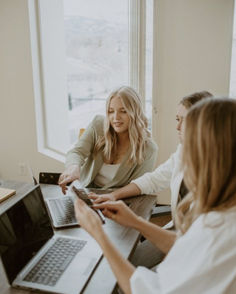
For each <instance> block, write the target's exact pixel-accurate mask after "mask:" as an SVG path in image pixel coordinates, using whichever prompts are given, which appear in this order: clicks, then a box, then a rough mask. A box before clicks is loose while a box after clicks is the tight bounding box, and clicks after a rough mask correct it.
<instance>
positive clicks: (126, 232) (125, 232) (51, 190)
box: [0, 181, 156, 294]
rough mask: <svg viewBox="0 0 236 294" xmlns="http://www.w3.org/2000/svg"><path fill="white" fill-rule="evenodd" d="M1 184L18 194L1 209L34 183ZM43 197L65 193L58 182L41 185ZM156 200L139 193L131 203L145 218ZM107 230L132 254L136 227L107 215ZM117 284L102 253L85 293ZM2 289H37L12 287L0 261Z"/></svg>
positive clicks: (9, 293)
mask: <svg viewBox="0 0 236 294" xmlns="http://www.w3.org/2000/svg"><path fill="white" fill-rule="evenodd" d="M1 186H2V187H5V188H12V189H15V190H16V194H15V195H14V196H12V197H10V198H9V199H7V200H5V201H4V202H2V203H1V204H0V213H1V210H2V209H3V208H4V207H6V206H9V205H12V204H13V203H15V201H18V200H17V199H19V198H22V197H23V196H24V194H25V193H28V192H29V191H30V190H31V189H32V188H33V187H34V184H30V183H19V182H13V181H2V182H1ZM41 189H42V192H43V196H44V198H52V197H58V196H60V195H61V196H62V197H63V194H62V192H61V190H60V187H59V186H57V185H41ZM155 201H156V197H155V196H151V195H143V196H138V197H132V198H129V199H128V202H129V203H132V202H134V203H135V206H136V205H137V209H136V213H137V214H138V215H140V216H142V217H143V218H145V219H149V218H150V215H151V211H152V207H153V205H154V203H155ZM104 230H105V231H106V233H107V234H108V236H109V237H110V239H111V240H112V242H113V244H114V245H115V246H116V247H117V248H119V251H120V252H121V254H122V255H123V256H124V257H125V258H129V257H130V256H131V254H132V252H133V251H134V249H135V247H136V245H137V243H138V241H139V237H140V235H139V233H138V232H137V231H135V230H134V229H130V228H126V227H123V226H121V225H119V224H117V223H115V222H113V221H112V220H109V219H106V223H105V224H104ZM55 233H56V234H59V235H60V234H62V235H67V236H79V237H80V238H83V236H85V235H86V234H87V233H86V232H85V231H84V230H83V229H81V228H79V227H78V228H71V229H63V230H56V231H55ZM115 285H116V278H115V276H114V274H113V273H112V270H111V268H110V266H109V264H108V261H107V260H106V258H105V257H103V258H102V259H101V261H100V263H99V264H98V266H97V268H96V270H95V271H94V273H93V275H92V277H91V278H90V280H89V282H88V283H87V286H86V287H85V288H84V290H83V293H85V294H94V293H104V294H105V293H112V291H113V289H114V287H115ZM0 293H1V294H16V293H19V294H20V293H22V294H26V293H34V292H32V291H31V292H30V291H26V290H19V289H14V288H11V287H10V286H9V284H8V282H7V279H6V276H5V273H4V270H3V268H2V263H0Z"/></svg>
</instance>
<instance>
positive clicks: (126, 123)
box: [59, 87, 157, 193]
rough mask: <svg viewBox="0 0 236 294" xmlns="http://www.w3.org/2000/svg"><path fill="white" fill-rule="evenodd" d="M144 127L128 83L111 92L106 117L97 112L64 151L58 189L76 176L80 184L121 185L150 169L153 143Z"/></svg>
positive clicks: (138, 103)
mask: <svg viewBox="0 0 236 294" xmlns="http://www.w3.org/2000/svg"><path fill="white" fill-rule="evenodd" d="M147 127H148V122H147V118H146V116H145V115H144V112H143V109H142V104H141V99H140V97H139V95H138V93H137V92H136V91H135V90H134V89H132V88H131V87H121V88H119V89H118V90H116V91H114V92H112V93H111V95H110V96H109V98H108V100H107V103H106V117H103V116H100V115H97V116H96V117H95V118H94V120H93V121H92V122H91V123H90V125H89V126H88V127H87V129H86V130H85V132H84V133H83V135H82V136H81V138H80V139H79V140H78V142H77V144H76V145H75V147H74V148H73V149H72V150H70V151H69V152H68V153H67V156H66V170H65V171H64V172H63V173H62V175H61V176H60V178H59V185H60V186H61V188H62V191H63V192H64V193H65V192H66V184H67V183H69V182H72V181H74V180H76V179H77V180H79V181H80V182H81V185H82V186H83V187H100V188H104V189H107V188H113V187H121V186H124V185H127V184H128V183H130V182H131V181H132V180H134V179H136V178H138V177H140V176H142V175H143V174H144V173H146V172H148V171H152V170H153V168H154V164H155V162H156V156H157V146H156V144H155V143H154V142H153V140H152V139H151V138H150V132H149V131H148V128H147Z"/></svg>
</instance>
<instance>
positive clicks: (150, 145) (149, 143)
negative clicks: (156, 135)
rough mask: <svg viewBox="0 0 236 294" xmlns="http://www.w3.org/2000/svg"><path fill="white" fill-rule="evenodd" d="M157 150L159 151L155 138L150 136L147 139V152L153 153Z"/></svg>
mask: <svg viewBox="0 0 236 294" xmlns="http://www.w3.org/2000/svg"><path fill="white" fill-rule="evenodd" d="M157 151H158V146H157V144H156V143H155V142H154V141H153V139H151V138H148V139H147V141H146V153H147V154H151V153H156V152H157Z"/></svg>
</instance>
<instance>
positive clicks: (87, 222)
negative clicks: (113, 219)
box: [75, 199, 103, 241]
mask: <svg viewBox="0 0 236 294" xmlns="http://www.w3.org/2000/svg"><path fill="white" fill-rule="evenodd" d="M75 216H76V219H77V220H78V222H79V224H80V226H81V227H82V228H83V229H85V231H87V232H88V233H89V234H90V235H91V236H92V237H93V238H94V239H96V240H97V241H98V239H99V237H100V236H101V234H102V232H103V228H102V221H101V220H100V218H99V216H98V214H97V213H96V212H95V211H94V210H93V209H92V208H90V207H89V206H88V205H87V204H86V203H85V202H84V201H83V200H81V199H77V200H76V202H75Z"/></svg>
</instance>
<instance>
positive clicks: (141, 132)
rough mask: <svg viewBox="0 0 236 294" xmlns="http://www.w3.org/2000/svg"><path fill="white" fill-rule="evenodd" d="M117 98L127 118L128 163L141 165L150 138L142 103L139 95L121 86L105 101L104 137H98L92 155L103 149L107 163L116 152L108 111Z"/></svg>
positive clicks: (115, 140) (115, 142)
mask: <svg viewBox="0 0 236 294" xmlns="http://www.w3.org/2000/svg"><path fill="white" fill-rule="evenodd" d="M114 97H119V98H120V99H121V101H122V103H123V105H124V108H125V110H126V112H127V114H128V116H129V128H128V132H129V140H130V150H131V152H130V156H129V161H128V162H129V163H130V164H133V163H138V164H141V163H142V162H143V161H144V154H145V149H146V142H147V139H148V138H149V137H150V132H149V131H148V128H147V127H148V120H147V118H146V116H145V114H144V112H143V108H142V102H141V98H140V96H139V94H138V93H137V92H136V91H135V90H134V89H133V88H131V87H128V86H122V87H120V88H118V89H117V90H115V91H113V92H112V93H111V94H110V96H109V97H108V99H107V101H106V119H105V122H104V136H103V137H99V138H98V141H97V143H96V145H95V149H94V154H95V156H96V154H97V152H98V151H99V150H100V149H103V156H104V158H106V159H107V160H108V161H109V162H111V161H112V159H113V156H115V154H116V152H117V142H118V141H117V139H118V137H117V134H116V132H115V131H114V129H113V128H112V126H111V124H110V121H109V117H108V111H109V106H110V102H111V99H112V98H114Z"/></svg>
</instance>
